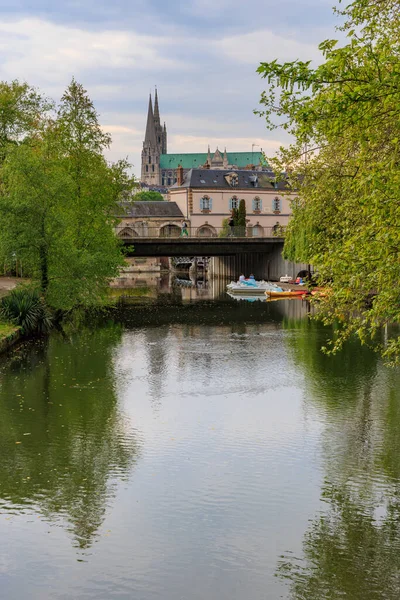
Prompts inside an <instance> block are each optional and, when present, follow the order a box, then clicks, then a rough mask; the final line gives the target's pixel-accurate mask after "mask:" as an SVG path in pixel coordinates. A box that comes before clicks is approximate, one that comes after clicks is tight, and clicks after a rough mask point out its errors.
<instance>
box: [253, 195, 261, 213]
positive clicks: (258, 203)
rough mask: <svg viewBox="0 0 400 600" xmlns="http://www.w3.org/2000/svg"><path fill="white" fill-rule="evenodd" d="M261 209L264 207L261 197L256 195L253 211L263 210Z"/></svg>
mask: <svg viewBox="0 0 400 600" xmlns="http://www.w3.org/2000/svg"><path fill="white" fill-rule="evenodd" d="M261 209H262V201H261V198H259V197H258V196H256V197H255V198H253V211H254V212H261Z"/></svg>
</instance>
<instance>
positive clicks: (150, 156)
mask: <svg viewBox="0 0 400 600" xmlns="http://www.w3.org/2000/svg"><path fill="white" fill-rule="evenodd" d="M149 165H151V156H149Z"/></svg>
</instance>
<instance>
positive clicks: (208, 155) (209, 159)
mask: <svg viewBox="0 0 400 600" xmlns="http://www.w3.org/2000/svg"><path fill="white" fill-rule="evenodd" d="M207 164H208V165H210V167H211V152H210V144H208V152H207Z"/></svg>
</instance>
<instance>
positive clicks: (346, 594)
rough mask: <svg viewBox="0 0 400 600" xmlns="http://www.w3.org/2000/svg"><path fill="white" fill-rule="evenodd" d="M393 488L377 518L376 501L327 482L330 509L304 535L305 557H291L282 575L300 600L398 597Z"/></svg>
mask: <svg viewBox="0 0 400 600" xmlns="http://www.w3.org/2000/svg"><path fill="white" fill-rule="evenodd" d="M398 492H399V490H398V489H397V490H392V495H391V496H390V497H389V498H388V503H387V506H386V507H385V514H384V517H383V518H382V519H380V520H379V522H377V521H376V520H375V518H374V506H373V505H371V504H369V503H368V500H367V499H362V498H360V496H359V495H358V494H357V492H356V491H354V490H353V491H351V490H350V489H349V487H347V486H340V487H335V486H333V485H329V484H327V485H325V487H324V489H323V498H324V499H325V501H326V502H328V506H329V508H328V510H327V511H326V512H325V513H324V514H322V515H321V516H320V517H318V518H316V519H314V521H313V522H312V523H311V525H310V526H309V529H308V531H307V533H306V534H305V536H304V542H303V551H304V559H303V560H299V559H296V558H294V557H290V558H289V557H285V558H284V559H283V560H281V561H280V564H279V567H278V575H279V576H280V577H282V578H285V579H288V580H289V581H290V582H291V586H290V589H291V598H293V599H296V600H325V599H326V600H328V599H329V600H336V599H339V598H348V599H349V600H382V599H383V598H384V599H385V600H397V599H398V598H399V595H400V543H399V541H400V496H399V493H398Z"/></svg>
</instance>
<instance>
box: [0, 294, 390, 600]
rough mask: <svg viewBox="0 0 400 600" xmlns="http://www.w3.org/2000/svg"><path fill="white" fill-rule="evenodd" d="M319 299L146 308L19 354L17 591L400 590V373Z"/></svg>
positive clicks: (11, 539) (5, 470)
mask: <svg viewBox="0 0 400 600" xmlns="http://www.w3.org/2000/svg"><path fill="white" fill-rule="evenodd" d="M307 310H308V309H307V305H306V304H305V303H302V302H301V301H283V302H280V303H270V304H268V305H265V304H263V305H261V304H258V303H254V304H251V303H240V304H239V303H237V304H236V303H234V302H232V303H229V304H226V303H223V304H217V303H215V304H212V303H206V304H204V305H203V304H199V305H196V306H193V305H188V306H183V307H180V308H179V309H177V308H176V307H175V306H174V305H173V303H172V304H171V305H168V306H163V305H157V306H147V307H145V308H144V309H140V308H138V307H129V306H128V307H125V308H124V309H123V310H122V311H116V312H115V315H114V317H113V319H112V320H111V319H109V320H107V321H105V322H103V323H101V324H97V325H96V326H95V327H94V326H92V327H83V328H81V329H80V331H79V333H74V332H73V330H72V329H71V330H66V332H65V333H64V335H62V334H61V333H54V334H52V335H51V336H50V338H49V339H48V340H42V341H36V342H30V343H27V344H25V345H24V346H22V347H21V348H20V349H18V350H17V351H16V352H14V353H13V354H12V355H10V356H9V357H7V358H4V357H3V359H2V363H1V367H0V456H1V460H0V539H1V545H0V590H1V591H0V597H1V598H4V599H5V600H20V599H23V598H30V599H32V600H47V599H49V600H50V599H51V600H53V599H54V600H61V599H63V600H64V599H75V598H79V599H81V598H82V599H91V600H103V599H104V600H106V599H107V600H108V599H111V600H114V599H120V598H121V599H122V598H135V599H136V598H137V599H140V600H150V599H156V598H157V599H158V598H160V599H161V598H162V599H163V600H177V599H181V598H182V599H185V600H186V599H189V598H190V599H193V600H204V599H207V600H217V599H218V600H228V599H229V600H244V599H246V600H261V599H263V600H265V599H267V600H275V599H277V598H284V599H287V600H289V599H307V600H310V599H315V600H321V599H325V598H326V599H329V600H330V599H336V598H349V599H351V600H358V599H360V600H361V599H362V600H372V599H382V598H385V599H389V600H391V599H392V598H393V599H395V598H396V599H397V598H398V597H399V595H400V584H399V581H400V579H399V575H400V572H399V561H400V558H399V557H400V552H399V551H400V531H399V524H400V420H399V417H400V392H399V390H400V387H399V383H400V382H399V375H398V372H397V371H391V370H388V369H386V368H385V367H384V366H383V365H382V364H381V363H380V362H379V360H378V359H377V357H376V355H375V354H374V353H373V352H371V351H369V350H367V349H365V348H362V347H360V346H359V345H357V344H350V345H348V346H347V347H346V348H345V349H344V350H343V352H342V353H341V354H340V355H338V356H336V357H334V358H327V357H325V356H323V355H322V354H321V353H320V350H319V348H320V346H321V344H322V343H323V341H324V339H325V337H326V335H327V332H326V331H323V330H322V329H321V328H319V327H318V326H316V325H315V324H313V323H309V322H308V321H307V319H306V318H305V317H306V315H307Z"/></svg>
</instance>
